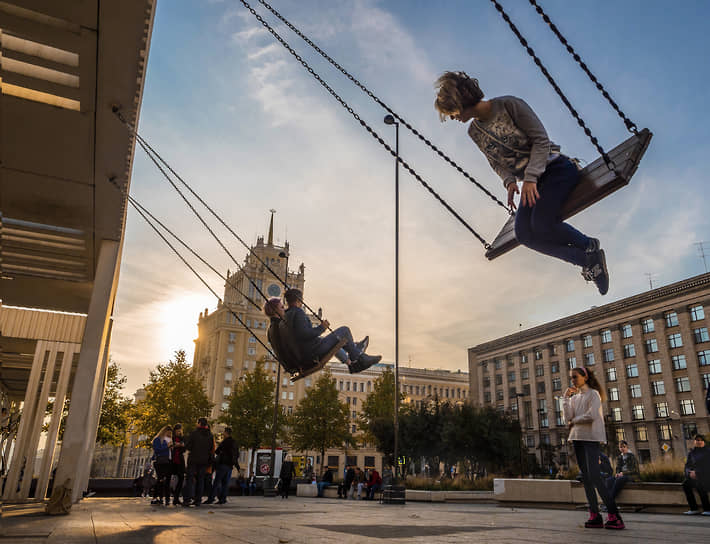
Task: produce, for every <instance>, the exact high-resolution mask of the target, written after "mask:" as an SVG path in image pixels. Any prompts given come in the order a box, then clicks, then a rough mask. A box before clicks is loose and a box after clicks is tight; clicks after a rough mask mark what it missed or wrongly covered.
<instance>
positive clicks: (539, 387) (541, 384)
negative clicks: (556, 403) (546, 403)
mask: <svg viewBox="0 0 710 544" xmlns="http://www.w3.org/2000/svg"><path fill="white" fill-rule="evenodd" d="M537 392H538V393H544V392H545V382H537Z"/></svg>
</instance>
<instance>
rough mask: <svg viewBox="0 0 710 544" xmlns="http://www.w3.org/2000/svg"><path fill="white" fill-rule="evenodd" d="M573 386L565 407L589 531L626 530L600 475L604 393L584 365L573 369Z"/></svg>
mask: <svg viewBox="0 0 710 544" xmlns="http://www.w3.org/2000/svg"><path fill="white" fill-rule="evenodd" d="M570 381H571V382H572V386H571V387H568V388H567V390H566V391H565V394H564V399H563V403H562V408H563V410H564V415H565V420H566V421H567V425H568V427H569V437H568V440H569V441H570V442H572V446H573V448H574V453H575V455H576V456H577V464H578V465H579V469H580V470H581V471H582V476H583V480H582V481H583V483H584V492H585V494H586V496H587V501H588V502H589V519H588V520H587V522H586V523H585V524H584V526H585V527H587V528H606V529H624V527H625V526H624V522H623V521H622V519H621V516H620V515H619V509H618V508H617V507H616V502H615V501H614V498H613V497H612V496H611V493H609V489H608V488H607V486H606V485H605V482H604V480H603V479H602V476H601V474H600V472H599V444H600V443H601V442H606V433H605V432H604V416H603V413H602V400H603V399H604V390H603V389H602V387H601V385H600V384H599V382H598V381H597V378H596V376H594V373H593V372H592V371H591V370H589V369H588V368H586V367H583V366H580V367H577V368H573V369H572V370H570ZM595 489H596V491H598V492H599V496H600V497H601V498H602V501H604V504H605V505H606V507H607V510H608V512H609V517H608V519H607V522H606V524H604V520H603V519H602V516H601V515H600V514H599V502H598V500H597V494H596V493H595Z"/></svg>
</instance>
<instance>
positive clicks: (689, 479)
mask: <svg viewBox="0 0 710 544" xmlns="http://www.w3.org/2000/svg"><path fill="white" fill-rule="evenodd" d="M693 489H695V490H696V491H697V492H698V495H700V504H701V505H702V507H703V511H702V514H703V516H710V500H708V491H710V448H709V447H707V446H706V445H705V437H704V436H703V435H701V434H696V435H695V447H694V448H693V449H692V450H690V451H689V452H688V460H687V461H686V462H685V480H684V481H683V491H684V492H685V498H686V499H687V500H688V508H689V510H688V511H687V512H684V514H685V515H687V516H692V515H694V514H700V513H701V512H700V511H699V510H698V503H697V502H695V497H694V496H693Z"/></svg>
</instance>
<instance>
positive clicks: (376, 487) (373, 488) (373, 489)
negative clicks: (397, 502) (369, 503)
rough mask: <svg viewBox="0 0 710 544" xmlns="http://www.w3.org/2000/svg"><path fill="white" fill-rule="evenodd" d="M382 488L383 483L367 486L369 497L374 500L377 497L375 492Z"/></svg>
mask: <svg viewBox="0 0 710 544" xmlns="http://www.w3.org/2000/svg"><path fill="white" fill-rule="evenodd" d="M380 489H382V484H375V485H371V486H370V487H368V488H367V498H368V499H369V500H373V499H374V498H375V493H377V492H378V491H379V490H380Z"/></svg>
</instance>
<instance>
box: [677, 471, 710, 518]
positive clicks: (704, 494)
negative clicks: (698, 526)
mask: <svg viewBox="0 0 710 544" xmlns="http://www.w3.org/2000/svg"><path fill="white" fill-rule="evenodd" d="M703 483H705V482H703ZM693 489H695V490H697V492H698V495H700V504H702V505H703V510H704V511H705V512H710V500H708V486H706V485H703V484H702V483H700V481H699V480H697V479H693V478H686V479H685V480H684V481H683V491H685V498H686V499H687V500H688V507H689V508H690V509H691V510H697V509H698V503H697V502H695V495H693Z"/></svg>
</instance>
